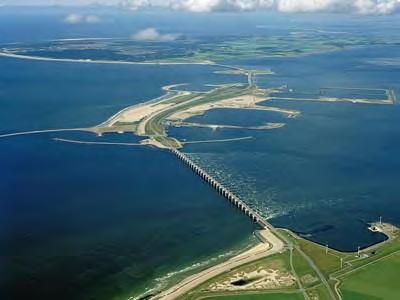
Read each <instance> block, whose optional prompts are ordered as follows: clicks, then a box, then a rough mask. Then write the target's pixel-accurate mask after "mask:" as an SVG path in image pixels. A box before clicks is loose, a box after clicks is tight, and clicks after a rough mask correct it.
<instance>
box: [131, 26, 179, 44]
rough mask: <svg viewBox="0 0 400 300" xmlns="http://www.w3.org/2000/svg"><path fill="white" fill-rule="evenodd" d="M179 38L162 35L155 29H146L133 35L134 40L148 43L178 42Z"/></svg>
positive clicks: (173, 35)
mask: <svg viewBox="0 0 400 300" xmlns="http://www.w3.org/2000/svg"><path fill="white" fill-rule="evenodd" d="M178 37H179V35H177V34H171V33H169V34H161V33H160V32H159V31H158V30H157V29H155V28H146V29H143V30H140V31H138V32H136V33H135V34H133V35H132V38H133V39H134V40H137V41H148V42H150V41H151V42H169V41H174V40H176V39H177V38H178Z"/></svg>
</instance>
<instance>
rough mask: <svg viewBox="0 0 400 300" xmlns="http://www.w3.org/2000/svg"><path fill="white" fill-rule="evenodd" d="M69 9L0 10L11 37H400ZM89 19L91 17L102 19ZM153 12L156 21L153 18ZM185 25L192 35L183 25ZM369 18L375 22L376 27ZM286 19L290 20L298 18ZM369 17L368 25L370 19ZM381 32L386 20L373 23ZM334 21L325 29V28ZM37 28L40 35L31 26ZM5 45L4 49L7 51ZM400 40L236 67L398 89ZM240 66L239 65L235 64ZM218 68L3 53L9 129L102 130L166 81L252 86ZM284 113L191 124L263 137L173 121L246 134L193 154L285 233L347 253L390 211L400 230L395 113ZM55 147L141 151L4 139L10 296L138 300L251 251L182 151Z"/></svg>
mask: <svg viewBox="0 0 400 300" xmlns="http://www.w3.org/2000/svg"><path fill="white" fill-rule="evenodd" d="M71 12H74V10H73V9H68V10H61V9H56V8H54V9H49V10H46V11H45V12H44V11H40V10H35V9H27V10H24V9H19V10H15V9H11V8H1V9H0V42H4V43H5V42H6V43H12V42H25V41H28V42H32V41H36V40H49V39H54V38H76V37H121V36H123V37H127V36H129V35H130V34H132V33H133V32H135V31H136V30H137V29H140V28H145V27H149V26H155V27H160V28H163V29H166V30H168V31H170V32H183V33H184V34H187V35H191V36H199V35H202V36H204V35H223V34H226V35H232V34H248V33H249V32H252V30H254V31H255V32H257V33H258V34H260V33H264V34H273V33H276V32H281V31H282V30H283V29H282V28H283V25H285V26H289V27H290V28H296V29H298V28H304V29H308V28H310V27H313V28H316V27H317V28H319V29H325V30H332V29H335V30H338V31H339V30H343V31H346V30H355V29H354V28H357V30H360V31H362V30H364V31H365V32H368V33H370V34H376V35H382V34H386V35H388V36H390V35H396V34H397V33H396V31H395V28H396V26H395V24H397V23H396V22H398V21H396V20H394V19H393V17H387V18H383V17H375V18H371V19H370V18H369V17H368V19H367V21H365V19H363V20H361V19H360V18H357V17H352V18H348V17H341V16H319V17H315V19H312V20H311V19H310V18H309V17H307V15H302V16H298V17H297V16H292V15H291V16H277V17H276V16H275V17H272V18H269V16H265V15H262V14H249V15H246V14H245V15H244V16H242V17H241V22H238V16H237V15H235V14H225V15H222V14H217V15H211V16H199V15H196V16H193V15H190V14H180V15H178V17H176V16H174V15H170V14H166V13H159V14H156V15H155V13H143V14H135V13H133V12H130V13H128V12H120V11H113V12H108V11H104V10H99V11H96V13H98V14H100V15H101V16H102V18H103V20H106V21H107V22H106V23H104V22H103V23H101V24H82V25H81V26H71V25H70V24H65V23H64V22H63V21H62V18H64V17H65V15H66V14H68V13H71ZM82 13H93V11H92V10H89V11H87V12H85V11H84V12H82ZM155 16H156V17H157V18H155ZM182 22H185V24H186V23H187V26H185V27H184V28H182V26H181V24H182ZM368 22H370V23H368ZM288 24H289V25H288ZM365 24H369V25H365ZM377 25H379V26H377ZM324 26H325V27H324ZM28 31H29V34H27V32H28ZM0 47H1V46H0ZM398 50H399V49H398V46H395V45H392V46H390V47H383V46H376V47H361V48H355V49H350V50H346V51H342V52H333V53H325V54H318V55H313V56H309V57H297V58H275V59H265V60H254V61H244V62H240V64H241V65H243V66H247V67H251V68H258V67H262V68H264V69H265V68H271V69H272V70H273V71H274V72H275V73H276V75H273V76H260V77H258V78H257V84H258V85H259V86H262V87H276V86H282V85H284V84H288V86H289V87H290V88H292V89H293V90H295V92H297V93H304V92H313V93H315V92H316V91H318V89H319V88H321V87H327V86H342V87H359V88H362V87H372V88H391V89H394V90H395V91H396V92H397V94H399V93H400V80H399V79H400V69H399V67H398V66H395V65H383V64H380V65H377V64H372V63H371V62H372V61H375V60H376V59H388V58H398V54H397V53H398ZM226 63H233V64H235V65H236V64H238V62H226ZM217 69H218V68H216V67H210V66H126V65H125V66H124V65H95V64H81V63H60V62H43V61H28V60H16V59H10V58H0V104H1V108H0V134H3V133H9V132H15V131H25V130H34V129H53V128H74V127H83V126H92V125H96V124H98V123H101V122H102V121H104V120H105V119H107V118H108V117H109V116H111V115H113V114H114V113H116V112H118V111H119V110H121V109H123V108H125V107H127V106H129V105H132V104H135V103H140V102H143V101H147V100H150V99H152V98H155V97H159V96H161V95H162V94H163V92H162V90H161V88H162V86H164V85H169V84H179V83H190V84H191V85H190V87H191V88H194V89H204V88H205V87H204V86H205V85H206V84H210V83H212V84H221V83H230V82H245V81H246V79H245V78H241V77H238V76H233V75H221V74H215V73H214V71H216V70H217ZM264 105H271V106H277V107H285V108H293V109H298V110H300V111H301V112H302V114H301V116H299V117H298V118H295V119H288V118H286V117H285V116H283V115H280V114H279V113H271V112H260V111H258V112H250V111H235V110H213V111H209V112H207V113H206V114H205V115H204V116H198V117H194V118H192V119H191V120H190V121H195V122H200V123H201V122H203V123H207V124H227V125H240V126H257V125H262V124H264V123H266V122H284V123H286V126H285V127H284V128H281V129H275V130H268V131H254V130H245V129H239V130H236V129H235V130H233V129H219V130H216V131H215V130H214V131H213V130H210V129H204V128H203V129H200V128H171V129H169V132H170V134H171V135H173V136H176V137H178V138H182V139H186V140H204V139H220V138H237V137H248V136H252V137H253V138H252V139H249V140H243V141H238V142H232V143H218V144H198V145H187V146H185V148H184V149H183V151H184V152H186V153H187V154H188V155H190V156H191V157H192V158H193V159H194V160H196V161H197V162H198V163H199V164H200V165H201V166H202V167H203V168H204V169H206V170H207V171H208V172H210V173H212V174H213V175H214V176H215V177H217V178H218V179H219V180H220V181H221V182H223V184H224V185H226V186H228V187H230V188H231V189H232V190H233V191H234V192H235V193H238V194H239V195H240V196H241V197H242V198H243V199H244V200H245V201H246V202H247V203H248V204H249V205H251V206H252V207H254V208H255V209H257V210H258V211H260V212H261V213H262V214H264V215H265V216H266V217H268V218H270V220H271V222H272V223H273V224H274V225H277V226H283V227H287V228H290V229H292V230H294V231H296V232H297V233H299V234H301V235H303V236H305V237H307V238H310V239H312V240H314V241H317V242H319V243H323V244H329V245H330V246H331V247H334V248H337V249H340V250H346V251H352V250H354V249H356V248H357V246H368V245H370V244H373V243H375V242H378V241H381V240H382V239H384V237H383V236H381V235H379V234H372V233H370V232H369V231H368V230H367V223H368V222H371V221H376V220H378V219H379V217H380V216H383V219H384V220H385V221H388V222H393V223H395V224H400V219H399V216H400V202H399V194H400V193H399V192H400V191H399V189H400V187H399V185H398V181H399V178H400V157H399V154H398V153H399V150H400V141H399V139H398V137H399V134H400V126H399V125H398V120H399V117H400V109H399V106H398V105H369V104H365V105H364V104H351V103H319V102H315V103H314V102H294V101H283V100H272V101H270V102H269V103H264ZM53 138H73V139H85V140H94V141H129V142H136V141H137V140H138V138H137V137H134V136H132V135H128V134H122V135H105V136H103V137H97V136H95V135H92V134H88V133H52V134H42V135H30V136H21V137H15V138H10V139H0V149H1V151H0V298H1V299H5V300H9V299H10V300H14V299H22V298H31V299H68V300H70V299H85V300H86V299H128V298H129V297H139V296H140V295H144V293H146V292H148V293H151V292H152V289H154V288H156V289H159V288H161V287H163V286H164V285H165V284H167V283H171V282H174V281H176V280H179V279H180V278H183V277H184V276H185V275H188V274H190V273H191V272H195V271H196V270H199V269H200V268H204V267H206V266H207V265H209V264H211V263H215V262H216V261H218V260H222V259H226V258H227V257H229V256H231V255H233V254H234V253H236V252H237V251H240V250H241V249H243V248H244V247H248V246H249V245H251V244H252V243H254V242H255V239H254V237H253V236H252V232H253V231H254V229H255V227H254V225H253V224H252V223H251V222H249V220H248V219H247V218H246V217H245V216H243V215H242V214H241V213H240V212H238V211H237V210H235V209H233V208H232V206H230V205H229V204H228V203H227V201H225V200H224V199H223V198H222V197H221V196H219V195H218V194H217V193H216V192H214V191H213V190H212V189H210V187H209V186H208V185H206V184H205V183H204V182H202V181H201V180H200V178H198V177H197V176H196V175H195V174H193V172H192V171H191V170H189V169H188V168H186V167H185V166H184V165H182V164H181V163H180V162H179V161H178V160H177V159H176V158H175V157H174V156H173V155H172V154H170V153H169V152H167V151H161V150H158V149H154V148H147V147H122V146H121V147H114V146H93V145H90V146H89V145H76V144H65V143H61V142H56V141H54V140H53Z"/></svg>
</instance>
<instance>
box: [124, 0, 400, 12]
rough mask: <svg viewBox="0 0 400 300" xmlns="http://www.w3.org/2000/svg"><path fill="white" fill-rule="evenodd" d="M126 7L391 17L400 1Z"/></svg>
mask: <svg viewBox="0 0 400 300" xmlns="http://www.w3.org/2000/svg"><path fill="white" fill-rule="evenodd" d="M123 5H124V6H129V7H131V8H133V9H136V10H137V9H142V8H148V7H151V6H163V7H170V8H172V9H174V10H184V11H191V12H212V11H254V10H264V9H273V10H276V11H279V12H285V13H293V12H345V13H357V14H390V13H394V12H397V11H399V10H400V0H169V1H160V0H123Z"/></svg>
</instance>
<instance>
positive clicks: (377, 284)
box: [340, 252, 400, 300]
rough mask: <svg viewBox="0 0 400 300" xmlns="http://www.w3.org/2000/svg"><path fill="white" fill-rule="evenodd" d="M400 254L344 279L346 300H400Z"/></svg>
mask: <svg viewBox="0 0 400 300" xmlns="http://www.w3.org/2000/svg"><path fill="white" fill-rule="evenodd" d="M399 277H400V252H397V253H396V254H394V255H392V256H390V257H388V258H384V259H382V260H380V261H377V262H375V263H372V264H370V265H368V266H366V267H364V268H361V269H360V270H358V271H356V272H354V273H351V274H350V275H349V276H347V277H344V278H343V281H344V283H343V284H342V285H341V287H340V289H341V291H342V294H343V299H344V300H369V299H371V300H373V299H384V300H398V299H400V278H399Z"/></svg>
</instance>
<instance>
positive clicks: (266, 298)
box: [203, 293, 304, 300]
mask: <svg viewBox="0 0 400 300" xmlns="http://www.w3.org/2000/svg"><path fill="white" fill-rule="evenodd" d="M203 299H209V300H213V299H215V300H225V299H227V300H228V299H229V300H302V299H304V298H303V296H302V295H301V294H299V293H291V294H284V293H281V294H247V295H229V296H213V297H206V298H203Z"/></svg>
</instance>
